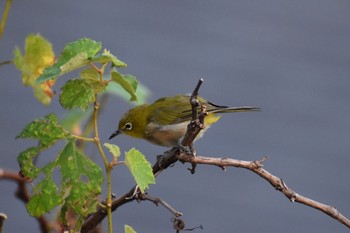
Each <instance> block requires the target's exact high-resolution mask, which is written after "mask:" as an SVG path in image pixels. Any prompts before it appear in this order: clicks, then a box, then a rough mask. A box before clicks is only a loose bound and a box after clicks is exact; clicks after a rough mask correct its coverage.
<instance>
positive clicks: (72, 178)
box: [57, 141, 103, 216]
mask: <svg viewBox="0 0 350 233" xmlns="http://www.w3.org/2000/svg"><path fill="white" fill-rule="evenodd" d="M57 164H58V166H60V168H61V174H62V190H69V191H68V193H66V198H65V203H66V205H67V206H68V207H69V208H71V209H73V210H74V212H75V213H77V214H80V215H83V216H87V215H88V214H90V213H92V212H94V211H96V207H97V204H98V199H97V195H98V194H100V193H101V183H102V181H103V174H102V170H101V168H100V167H99V166H97V165H96V164H95V163H93V162H92V161H91V160H90V159H89V158H88V157H87V156H85V155H83V154H82V153H80V152H79V151H78V149H77V148H76V146H75V144H74V142H73V141H70V142H69V143H68V144H67V145H66V146H65V148H64V149H63V150H62V152H61V153H60V155H59V158H58V160H57Z"/></svg>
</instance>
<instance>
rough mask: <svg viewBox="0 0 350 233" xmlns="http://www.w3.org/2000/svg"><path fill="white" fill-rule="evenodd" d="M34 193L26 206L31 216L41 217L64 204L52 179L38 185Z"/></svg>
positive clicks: (48, 178)
mask: <svg viewBox="0 0 350 233" xmlns="http://www.w3.org/2000/svg"><path fill="white" fill-rule="evenodd" d="M34 193H35V194H34V195H33V196H32V197H31V198H30V200H29V202H28V203H27V206H26V207H27V210H28V213H29V214H30V215H31V216H35V217H38V216H41V215H43V214H45V213H47V212H49V211H50V210H52V209H53V208H55V207H56V206H58V205H60V204H62V201H63V200H62V197H61V195H60V194H59V192H58V188H57V186H56V184H55V182H54V181H53V180H52V179H51V177H47V178H46V179H44V180H42V181H41V182H40V183H38V184H37V185H36V187H35V188H34Z"/></svg>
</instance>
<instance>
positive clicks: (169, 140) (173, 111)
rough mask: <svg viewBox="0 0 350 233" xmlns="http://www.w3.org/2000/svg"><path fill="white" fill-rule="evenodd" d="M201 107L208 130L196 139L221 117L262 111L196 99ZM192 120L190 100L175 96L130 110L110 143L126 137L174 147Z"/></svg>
mask: <svg viewBox="0 0 350 233" xmlns="http://www.w3.org/2000/svg"><path fill="white" fill-rule="evenodd" d="M197 100H198V102H199V106H198V111H199V110H200V106H203V105H204V106H206V112H207V116H205V118H204V126H205V128H204V129H203V130H201V131H200V133H199V134H198V136H197V137H196V139H198V138H199V137H201V136H202V135H203V133H204V132H205V130H206V129H208V128H209V126H210V125H212V124H214V123H215V122H217V121H218V120H219V119H220V115H218V114H220V113H230V112H251V111H259V110H260V108H256V107H250V106H242V107H227V106H220V105H216V104H213V103H211V102H209V101H207V100H205V99H203V98H201V97H198V98H197ZM191 119H192V106H191V103H190V96H188V95H176V96H172V97H163V98H160V99H158V100H157V101H155V102H154V103H152V104H143V105H139V106H136V107H134V108H132V109H130V110H129V111H128V112H126V113H125V114H124V116H123V117H122V118H121V119H120V121H119V125H118V129H117V130H116V131H115V132H114V133H113V134H112V135H111V136H110V137H109V139H111V138H113V137H115V136H117V135H119V134H126V135H129V136H131V137H135V138H142V139H145V140H147V141H149V142H151V143H153V144H156V145H159V146H166V147H173V146H176V145H178V144H179V141H180V139H181V138H182V137H184V136H185V134H186V130H187V125H188V124H189V123H190V121H191Z"/></svg>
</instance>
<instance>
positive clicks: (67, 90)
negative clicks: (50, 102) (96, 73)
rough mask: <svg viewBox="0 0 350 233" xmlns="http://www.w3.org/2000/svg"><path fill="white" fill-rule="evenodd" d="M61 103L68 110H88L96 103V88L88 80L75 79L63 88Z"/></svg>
mask: <svg viewBox="0 0 350 233" xmlns="http://www.w3.org/2000/svg"><path fill="white" fill-rule="evenodd" d="M61 90H62V92H61V94H60V99H59V100H60V103H61V105H62V107H64V108H66V109H72V108H77V107H79V108H81V109H83V110H86V109H87V108H88V107H89V105H90V104H91V103H93V102H94V101H95V91H94V87H93V86H91V84H90V82H89V81H88V80H86V79H73V80H69V81H67V82H66V83H65V85H64V86H63V87H62V88H61Z"/></svg>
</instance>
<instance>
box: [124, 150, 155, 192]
mask: <svg viewBox="0 0 350 233" xmlns="http://www.w3.org/2000/svg"><path fill="white" fill-rule="evenodd" d="M125 164H126V166H127V167H128V168H129V170H130V172H131V174H132V176H133V177H134V180H135V182H136V184H137V185H138V186H139V188H140V190H141V192H142V193H144V192H145V190H146V189H147V188H148V186H149V185H150V184H155V179H154V175H153V172H152V167H151V164H150V163H149V162H148V161H147V160H146V158H145V156H144V155H143V154H142V153H141V152H140V151H138V150H136V149H135V148H132V149H131V150H129V151H128V152H126V154H125Z"/></svg>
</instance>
